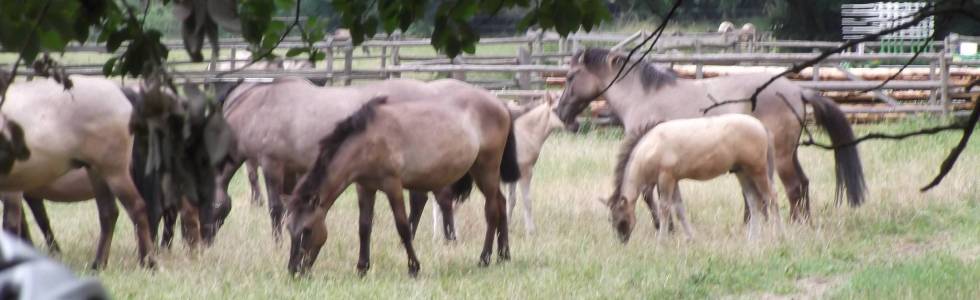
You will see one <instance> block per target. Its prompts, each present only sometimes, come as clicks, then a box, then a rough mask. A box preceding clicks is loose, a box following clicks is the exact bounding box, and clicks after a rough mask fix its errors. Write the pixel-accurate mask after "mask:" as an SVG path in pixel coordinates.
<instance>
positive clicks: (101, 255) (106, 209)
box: [88, 168, 119, 270]
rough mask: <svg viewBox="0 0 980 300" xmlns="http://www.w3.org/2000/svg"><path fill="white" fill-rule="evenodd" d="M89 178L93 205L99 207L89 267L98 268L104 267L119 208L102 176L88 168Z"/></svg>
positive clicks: (107, 258)
mask: <svg viewBox="0 0 980 300" xmlns="http://www.w3.org/2000/svg"><path fill="white" fill-rule="evenodd" d="M88 171H89V173H88V174H89V180H90V181H91V182H92V189H93V191H94V192H95V205H96V207H98V209H99V228H100V230H101V231H100V235H99V243H98V246H96V249H95V260H94V261H92V265H91V268H92V269H93V270H98V269H101V268H104V267H105V266H106V263H107V262H108V260H109V248H110V246H111V245H112V235H113V233H114V232H115V229H116V220H118V219H119V208H117V207H116V200H115V199H113V195H112V191H111V190H110V189H109V186H108V185H107V184H106V183H105V181H104V180H102V178H100V177H98V176H97V175H95V174H94V173H92V169H91V168H89V169H88Z"/></svg>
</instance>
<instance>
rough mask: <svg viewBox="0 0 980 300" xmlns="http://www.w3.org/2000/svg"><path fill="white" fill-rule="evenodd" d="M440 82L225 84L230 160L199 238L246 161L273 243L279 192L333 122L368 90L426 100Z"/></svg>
mask: <svg viewBox="0 0 980 300" xmlns="http://www.w3.org/2000/svg"><path fill="white" fill-rule="evenodd" d="M440 86H447V85H445V84H442V85H440V84H435V85H433V84H430V83H425V82H421V81H418V80H412V79H392V80H385V81H381V82H376V83H371V84H365V85H357V86H350V87H319V86H315V85H314V84H312V83H311V82H310V81H307V80H306V79H304V78H300V77H281V78H277V79H275V80H274V81H273V82H270V83H240V84H237V85H235V86H233V87H231V89H230V92H229V93H228V94H227V95H226V96H225V97H221V98H219V99H221V100H219V101H220V102H222V103H223V107H224V110H223V112H224V117H225V119H226V120H227V122H228V124H229V127H230V128H231V131H232V132H233V133H234V135H235V136H236V138H237V142H236V144H235V147H232V149H230V157H231V158H230V159H229V160H228V161H227V163H225V164H223V165H221V166H220V167H219V174H218V176H217V179H216V181H217V182H216V185H217V186H218V188H217V189H216V194H217V195H216V198H215V199H216V200H215V207H214V208H213V211H214V212H213V215H214V219H213V220H212V221H213V222H212V223H211V224H204V228H205V229H206V230H204V232H205V235H204V239H205V241H206V242H208V243H210V241H212V240H213V238H214V236H215V234H216V231H217V230H218V228H220V227H221V226H222V224H223V222H224V219H225V218H227V216H228V214H229V213H230V211H231V197H230V196H229V195H228V192H227V190H228V186H229V184H230V182H231V178H232V176H234V174H235V172H236V171H237V170H238V169H239V168H240V167H241V165H242V164H244V163H245V162H246V161H252V162H254V163H256V164H258V166H259V167H261V168H262V172H263V175H264V179H265V186H266V192H267V197H268V206H269V216H270V219H271V223H272V233H273V238H275V239H276V240H277V241H278V240H279V239H280V234H281V231H282V224H283V223H282V222H283V217H284V214H285V208H284V206H283V205H284V204H283V203H284V196H285V195H288V194H289V193H290V192H291V191H292V190H293V189H294V187H295V184H296V180H297V179H298V178H299V176H300V175H302V174H304V173H306V172H308V171H309V168H310V166H311V165H313V162H314V161H315V160H316V153H317V149H319V148H318V145H317V142H318V141H319V139H320V138H321V137H323V136H326V135H328V134H330V132H332V131H333V130H334V126H335V125H336V122H338V121H340V120H342V119H343V118H345V117H347V116H349V115H350V114H351V113H353V112H354V111H356V110H357V109H358V108H359V107H360V106H361V105H362V104H364V103H365V101H366V100H367V99H369V98H368V96H370V95H373V94H374V93H384V94H386V95H388V102H401V101H427V99H430V98H433V96H431V95H432V94H434V93H437V92H433V89H434V88H441V87H440ZM451 88H457V89H463V90H464V91H469V92H471V93H473V92H475V93H478V92H477V90H480V89H479V88H477V87H474V86H471V85H468V84H458V85H453V86H452V87H451ZM450 92H452V91H447V93H450ZM460 92H462V91H460ZM460 92H457V93H460ZM484 92H485V91H484ZM494 99H495V98H494ZM250 177H251V176H250ZM254 178H256V179H257V176H255V177H254ZM252 186H253V188H254V187H257V184H254V183H253V184H252ZM426 192H427V191H426Z"/></svg>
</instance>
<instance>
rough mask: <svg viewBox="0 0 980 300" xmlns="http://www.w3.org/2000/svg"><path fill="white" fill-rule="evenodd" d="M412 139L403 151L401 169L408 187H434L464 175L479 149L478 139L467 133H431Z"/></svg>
mask: <svg viewBox="0 0 980 300" xmlns="http://www.w3.org/2000/svg"><path fill="white" fill-rule="evenodd" d="M430 137H431V138H428V139H418V140H415V141H414V142H412V144H413V146H412V147H406V148H411V149H410V150H409V151H406V153H405V155H404V156H403V157H404V162H403V164H404V166H403V168H402V170H401V174H402V183H403V185H405V186H406V187H408V188H413V189H421V190H434V189H439V188H442V187H445V186H448V185H450V184H452V183H454V182H456V181H457V180H459V178H460V177H463V175H465V174H466V173H467V172H468V171H469V170H470V168H471V167H472V166H473V163H474V162H475V161H476V157H477V155H478V153H479V143H478V141H477V140H476V138H473V137H471V136H469V135H468V134H463V135H461V134H451V133H450V134H444V135H440V136H438V137H437V136H434V135H433V136H430Z"/></svg>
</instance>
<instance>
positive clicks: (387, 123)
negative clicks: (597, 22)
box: [288, 80, 520, 275]
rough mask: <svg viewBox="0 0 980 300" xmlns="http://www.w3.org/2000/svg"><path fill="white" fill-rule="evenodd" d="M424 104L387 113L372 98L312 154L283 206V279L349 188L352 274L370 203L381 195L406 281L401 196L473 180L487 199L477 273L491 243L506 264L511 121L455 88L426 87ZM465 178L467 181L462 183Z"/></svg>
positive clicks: (366, 251)
mask: <svg viewBox="0 0 980 300" xmlns="http://www.w3.org/2000/svg"><path fill="white" fill-rule="evenodd" d="M430 86H431V87H432V89H431V90H430V92H428V93H426V94H425V96H427V97H429V100H426V101H401V102H393V103H389V104H384V105H382V103H384V102H385V100H384V96H382V97H378V98H375V99H374V100H371V101H370V102H368V103H367V104H365V105H364V106H363V107H362V108H361V109H359V110H358V111H357V112H355V113H354V114H353V115H351V116H350V117H348V118H347V119H345V120H344V121H342V122H340V123H338V125H337V127H336V129H335V130H334V132H333V133H331V134H330V135H328V136H327V137H325V138H324V139H323V140H322V141H321V143H320V145H321V149H320V151H319V154H318V157H317V159H316V162H315V163H314V164H313V166H312V167H311V170H310V172H309V173H306V175H303V177H302V178H301V179H300V181H299V184H298V185H297V187H296V190H295V191H294V192H293V195H292V198H291V200H290V202H289V215H290V217H289V222H288V224H289V233H290V236H291V238H292V243H291V244H292V245H291V250H290V258H289V270H290V272H294V273H296V272H299V273H304V272H306V271H308V270H309V269H310V267H311V266H312V265H313V262H314V261H315V260H316V257H317V255H318V254H319V251H320V249H321V248H322V246H323V244H324V243H325V242H326V239H327V228H326V226H325V224H324V218H325V217H326V213H327V211H328V210H329V209H330V207H331V206H332V205H333V203H334V201H335V200H336V199H337V197H338V196H339V195H340V193H341V192H343V190H344V189H346V188H347V186H349V185H350V184H352V183H356V184H357V185H358V189H357V190H358V198H359V202H360V208H361V221H360V238H361V251H360V259H359V260H358V263H357V269H358V270H359V271H360V272H361V273H362V274H363V273H364V272H366V271H367V269H368V268H369V266H370V237H371V224H372V222H373V221H372V220H373V215H374V213H373V211H374V209H373V207H374V194H375V191H377V190H381V191H383V192H384V193H385V194H386V195H387V196H388V200H389V202H390V204H391V207H392V211H393V213H394V215H395V224H396V226H397V228H398V234H399V236H400V237H401V240H402V243H403V245H404V246H405V249H406V252H407V255H408V260H409V264H408V270H409V274H411V275H415V274H417V273H418V270H419V263H418V259H417V258H416V255H415V250H414V248H413V246H412V235H411V232H410V230H411V229H410V225H409V221H408V218H407V216H406V214H405V210H404V209H405V206H404V202H403V201H404V200H403V199H402V197H403V196H402V189H403V188H404V189H409V190H417V191H429V190H438V189H441V188H443V187H446V186H450V185H452V184H453V183H454V182H457V181H459V180H461V179H460V178H463V179H462V180H470V178H472V180H474V181H475V182H476V185H477V187H478V188H479V189H480V191H481V192H482V193H483V194H484V196H485V198H486V217H487V234H486V239H485V241H484V247H483V252H482V253H481V255H480V264H481V265H487V264H489V263H490V256H491V252H492V250H493V241H494V237H495V236H496V238H497V242H498V251H499V253H498V255H499V257H500V259H501V260H507V259H509V258H510V246H509V244H508V237H507V222H506V216H505V215H504V209H505V207H504V206H505V203H504V202H505V201H504V197H503V194H502V193H501V192H500V182H501V179H503V180H504V181H514V180H517V178H518V177H520V174H519V171H518V168H517V159H516V149H515V143H514V136H513V131H512V130H511V119H510V115H509V113H508V111H507V108H506V107H505V106H504V104H503V103H502V102H500V101H499V100H497V99H496V98H495V97H493V96H492V95H490V94H489V93H488V92H486V91H485V90H481V89H473V88H470V86H469V85H468V84H465V83H462V82H459V81H456V80H440V81H435V82H432V83H430ZM464 175H469V177H466V176H464Z"/></svg>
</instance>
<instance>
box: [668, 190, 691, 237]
mask: <svg viewBox="0 0 980 300" xmlns="http://www.w3.org/2000/svg"><path fill="white" fill-rule="evenodd" d="M673 194H674V199H673V201H672V203H673V204H674V214H675V215H677V221H679V222H680V223H681V226H683V228H684V236H685V237H687V240H692V239H694V230H692V229H691V223H688V222H687V213H686V212H685V211H684V210H685V209H684V199H682V198H681V189H680V187H678V186H677V184H676V183H675V184H674V193H673Z"/></svg>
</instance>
